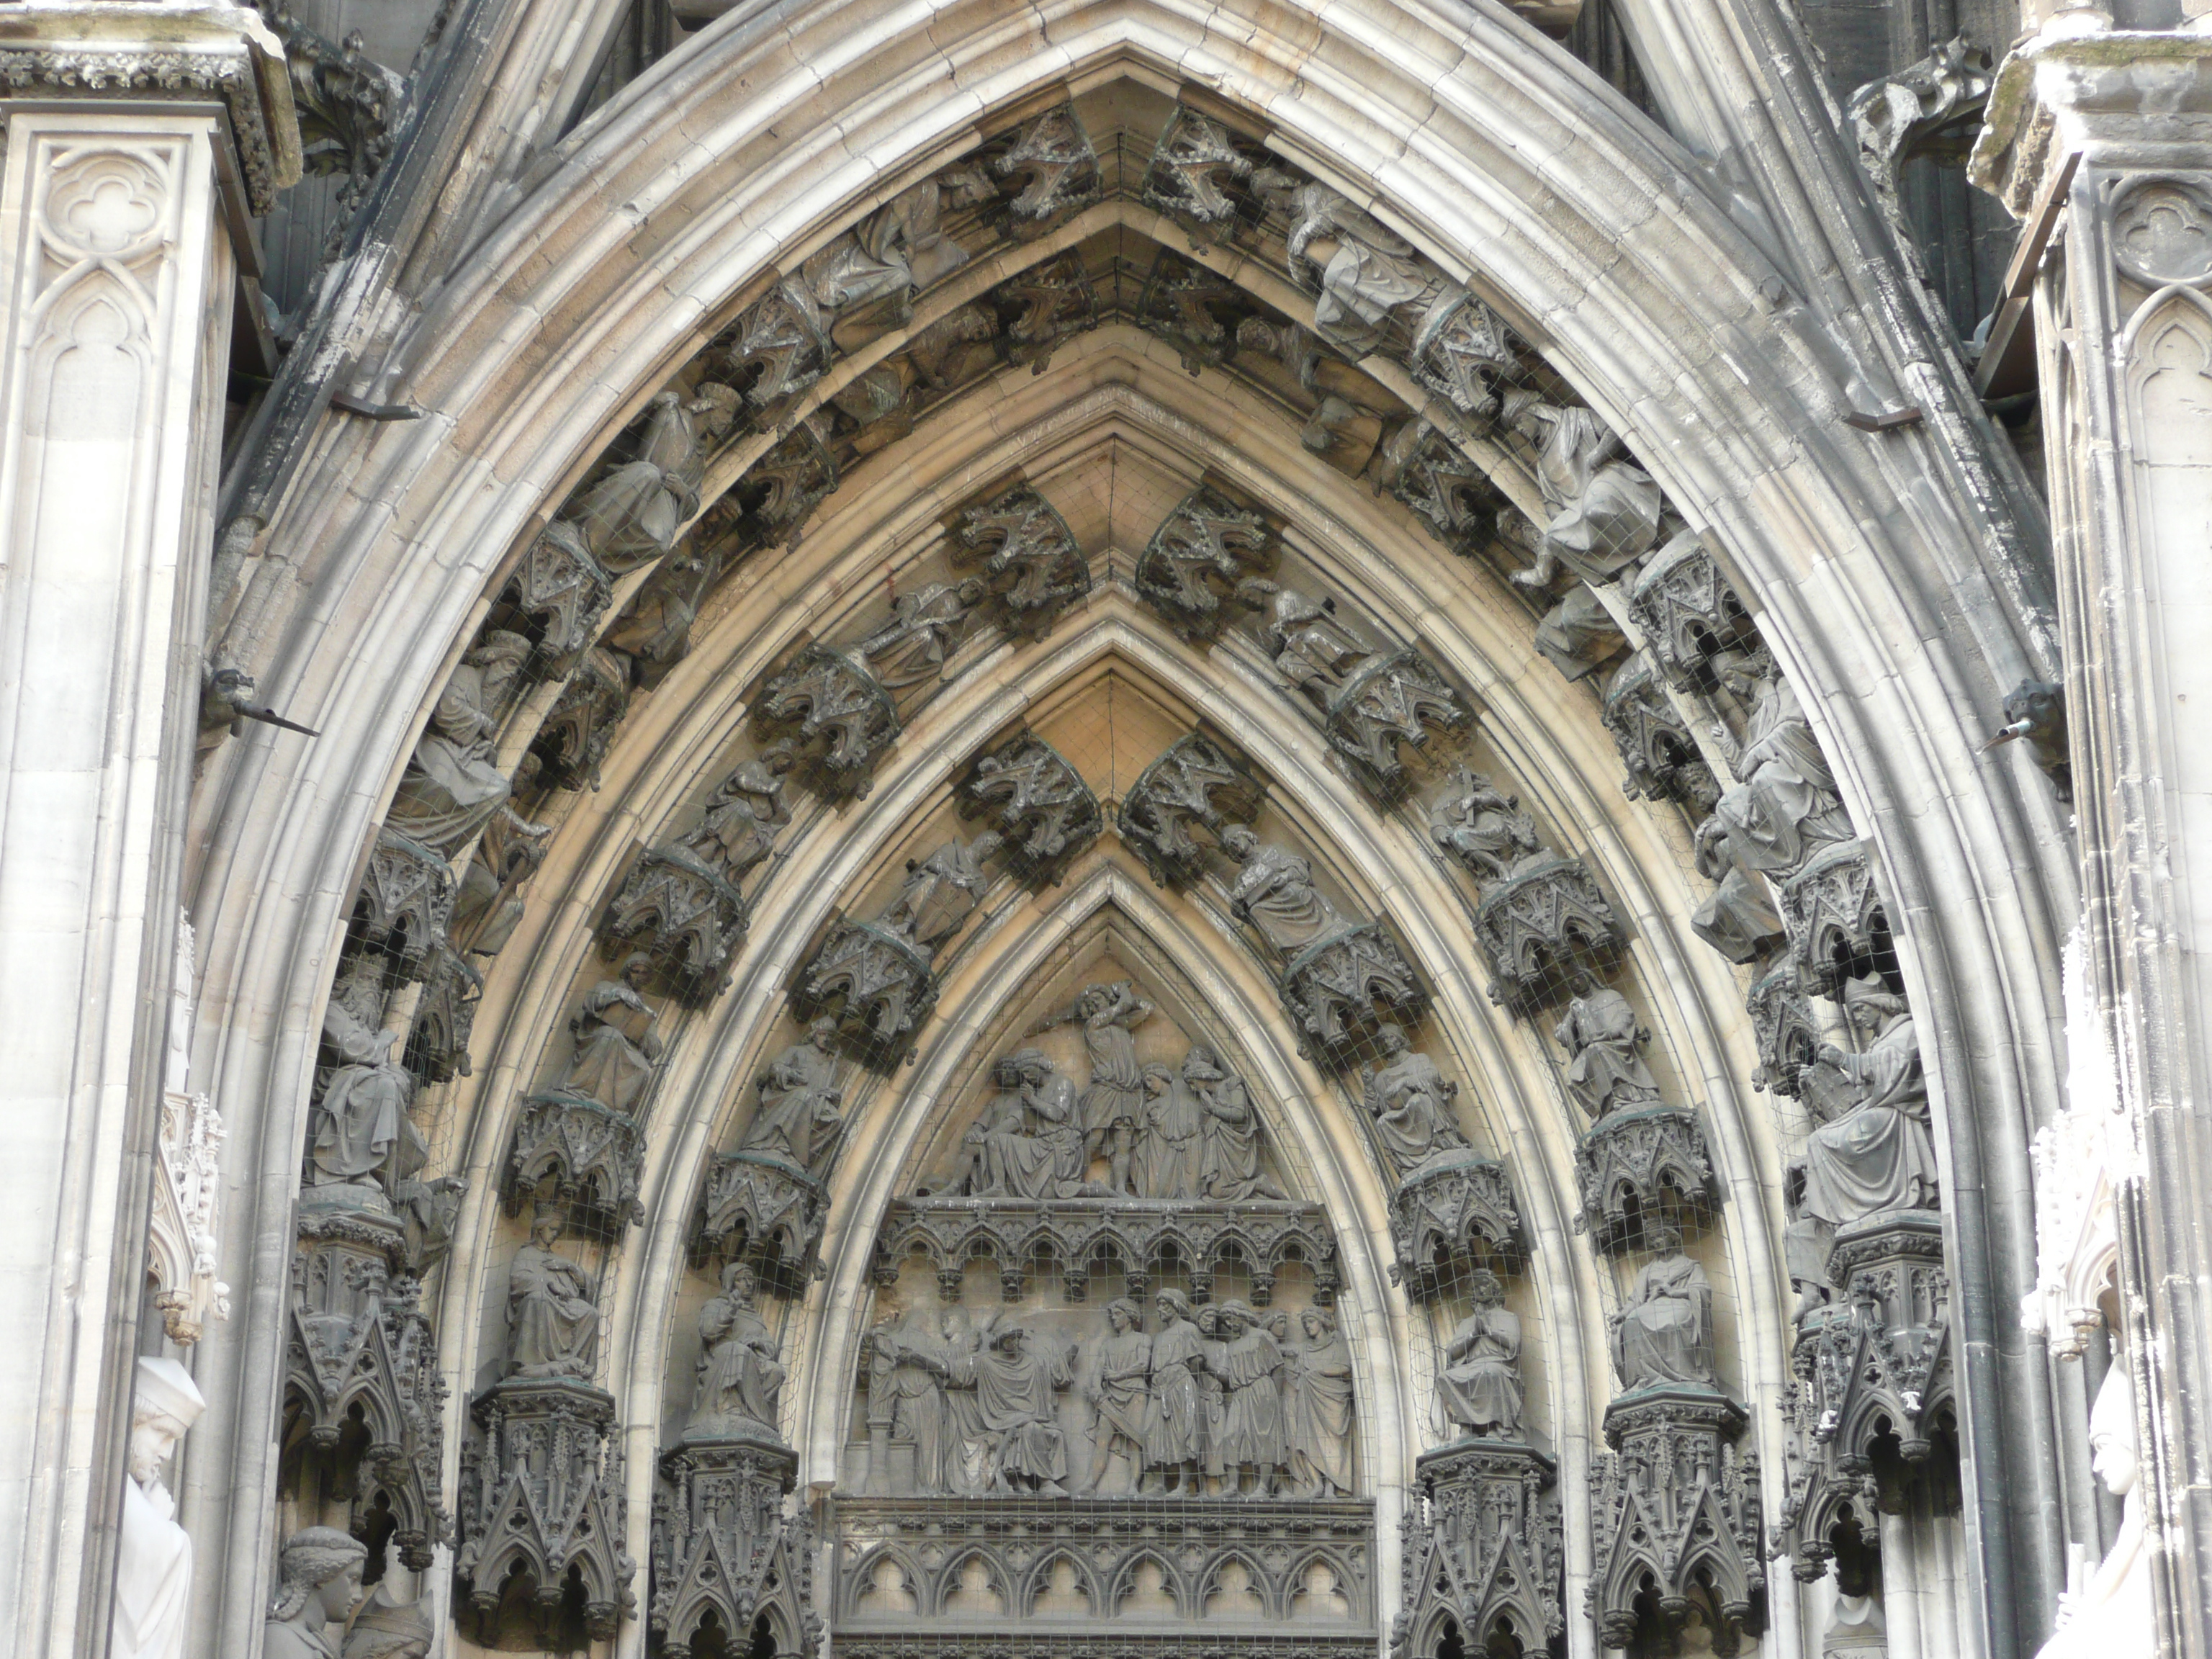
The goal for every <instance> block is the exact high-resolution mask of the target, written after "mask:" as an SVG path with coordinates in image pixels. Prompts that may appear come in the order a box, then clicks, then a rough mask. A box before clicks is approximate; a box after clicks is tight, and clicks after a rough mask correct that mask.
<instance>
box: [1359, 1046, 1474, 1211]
mask: <svg viewBox="0 0 2212 1659" xmlns="http://www.w3.org/2000/svg"><path fill="white" fill-rule="evenodd" d="M1375 1038H1376V1042H1377V1043H1378V1044H1380V1045H1381V1047H1382V1049H1383V1059H1382V1061H1381V1063H1380V1064H1378V1065H1374V1066H1366V1067H1364V1068H1363V1069H1362V1071H1361V1073H1360V1094H1361V1103H1362V1104H1364V1106H1365V1107H1366V1109H1367V1110H1368V1112H1369V1113H1370V1115H1372V1116H1373V1118H1374V1120H1375V1139H1376V1141H1377V1142H1378V1143H1379V1144H1380V1145H1381V1146H1382V1148H1383V1152H1386V1153H1387V1154H1388V1155H1389V1158H1390V1161H1391V1162H1392V1163H1393V1164H1396V1165H1397V1167H1398V1172H1399V1173H1400V1174H1401V1175H1410V1174H1412V1173H1413V1171H1414V1170H1417V1169H1419V1168H1420V1167H1421V1166H1423V1165H1424V1164H1429V1163H1431V1162H1443V1161H1446V1160H1448V1159H1449V1158H1450V1157H1451V1156H1452V1155H1453V1154H1455V1153H1460V1152H1467V1151H1468V1150H1469V1147H1468V1139H1467V1136H1466V1135H1465V1134H1464V1133H1462V1131H1461V1129H1460V1127H1459V1122H1458V1121H1457V1120H1456V1119H1455V1117H1454V1116H1453V1115H1452V1109H1451V1098H1452V1097H1453V1096H1454V1095H1455V1094H1457V1093H1458V1092H1459V1085H1458V1084H1456V1083H1454V1082H1452V1081H1450V1080H1449V1079H1447V1078H1446V1077H1445V1076H1444V1075H1443V1073H1441V1072H1440V1071H1438V1070H1437V1063H1436V1061H1434V1060H1431V1059H1430V1058H1429V1057H1428V1056H1427V1055H1426V1054H1422V1053H1421V1052H1420V1051H1419V1050H1418V1049H1416V1048H1414V1047H1413V1045H1412V1044H1411V1043H1410V1042H1407V1039H1406V1032H1405V1028H1404V1027H1403V1026H1401V1025H1397V1024H1383V1025H1382V1026H1379V1027H1378V1028H1376V1033H1375Z"/></svg>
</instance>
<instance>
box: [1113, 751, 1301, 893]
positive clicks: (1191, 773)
mask: <svg viewBox="0 0 2212 1659" xmlns="http://www.w3.org/2000/svg"><path fill="white" fill-rule="evenodd" d="M1265 799H1267V786H1266V785H1265V784H1263V783H1261V781H1260V780H1259V779H1258V778H1256V777H1255V776H1254V775H1253V774H1252V772H1251V770H1250V769H1249V768H1248V767H1247V766H1246V765H1245V763H1244V762H1243V758H1242V757H1240V756H1238V755H1237V754H1235V753H1233V752H1232V751H1231V750H1229V749H1228V748H1227V747H1225V745H1223V744H1219V743H1217V742H1215V741H1214V740H1213V739H1212V738H1209V737H1207V736H1206V734H1205V733H1204V732H1192V733H1190V734H1189V735H1188V737H1183V738H1177V739H1176V741H1175V742H1174V743H1172V744H1170V745H1169V746H1168V747H1167V748H1166V749H1164V750H1162V751H1161V753H1160V757H1159V758H1158V760H1156V761H1154V762H1153V763H1152V764H1151V765H1150V766H1147V767H1146V769H1144V770H1143V771H1142V772H1140V773H1139V774H1138V775H1137V781H1136V782H1134V783H1133V784H1132V785H1130V787H1129V793H1127V794H1126V795H1124V796H1122V798H1121V812H1120V814H1119V822H1120V828H1121V839H1122V840H1123V841H1125V842H1127V843H1128V844H1129V845H1130V847H1131V848H1133V849H1134V851H1135V852H1136V854H1137V856H1138V857H1139V858H1141V859H1142V860H1144V861H1145V866H1146V868H1147V869H1149V870H1150V871H1151V872H1152V879H1153V880H1154V881H1156V882H1158V883H1159V884H1161V885H1162V886H1168V885H1174V886H1178V887H1181V886H1188V884H1191V883H1192V882H1194V881H1196V880H1198V879H1199V878H1201V877H1202V876H1204V875H1205V873H1206V849H1205V848H1204V847H1203V846H1202V845H1201V844H1200V842H1196V841H1194V840H1193V839H1192V837H1191V833H1190V827H1191V825H1193V824H1199V825H1200V826H1202V827H1203V828H1204V829H1206V832H1207V833H1208V834H1209V835H1211V836H1213V837H1214V839H1215V840H1216V841H1218V840H1219V839H1220V837H1221V836H1222V834H1223V833H1224V832H1225V830H1226V829H1228V828H1229V826H1230V825H1231V824H1232V823H1251V822H1252V820H1253V819H1254V818H1255V817H1259V816H1260V806H1261V802H1262V801H1264V800H1265Z"/></svg>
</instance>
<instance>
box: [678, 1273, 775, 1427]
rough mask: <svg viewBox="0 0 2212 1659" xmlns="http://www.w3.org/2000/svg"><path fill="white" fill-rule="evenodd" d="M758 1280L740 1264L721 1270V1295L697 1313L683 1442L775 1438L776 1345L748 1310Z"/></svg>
mask: <svg viewBox="0 0 2212 1659" xmlns="http://www.w3.org/2000/svg"><path fill="white" fill-rule="evenodd" d="M759 1283H760V1281H759V1279H758V1277H757V1275H756V1274H755V1273H754V1272H753V1270H752V1269H751V1268H750V1267H748V1266H746V1265H745V1263H744V1262H742V1261H732V1263H730V1265H729V1266H728V1267H725V1268H724V1269H723V1270H722V1293H721V1294H720V1296H718V1297H714V1299H713V1300H712V1301H710V1302H708V1304H707V1305H706V1306H705V1307H704V1308H702V1309H701V1310H699V1347H700V1354H699V1388H698V1392H697V1394H696V1395H695V1396H694V1398H693V1400H692V1403H691V1421H690V1424H689V1425H687V1426H686V1427H685V1429H684V1438H685V1439H687V1440H697V1439H706V1438H708V1437H714V1436H720V1435H727V1434H731V1433H733V1432H744V1431H765V1432H766V1434H767V1435H768V1436H769V1437H770V1438H771V1439H773V1438H774V1437H775V1434H776V1414H777V1407H778V1406H779V1404H780V1402H781V1399H782V1395H783V1379H784V1367H783V1361H782V1345H781V1344H780V1343H779V1342H778V1341H777V1340H776V1339H775V1332H773V1331H771V1330H770V1329H769V1328H768V1322H766V1321H765V1320H763V1318H762V1317H761V1316H760V1315H759V1313H758V1312H757V1311H756V1310H755V1309H754V1307H753V1299H754V1297H755V1294H756V1293H757V1290H758V1288H759Z"/></svg>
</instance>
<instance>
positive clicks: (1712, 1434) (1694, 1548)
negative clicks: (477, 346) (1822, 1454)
mask: <svg viewBox="0 0 2212 1659" xmlns="http://www.w3.org/2000/svg"><path fill="white" fill-rule="evenodd" d="M1649 1237H1650V1243H1651V1244H1652V1246H1653V1247H1654V1249H1655V1251H1656V1254H1655V1255H1654V1256H1653V1258H1652V1260H1651V1261H1649V1262H1647V1263H1645V1264H1644V1268H1643V1270H1642V1271H1641V1272H1639V1273H1638V1274H1637V1276H1636V1281H1635V1284H1634V1285H1633V1286H1632V1289H1631V1290H1630V1291H1629V1293H1628V1298H1627V1301H1626V1305H1624V1306H1623V1307H1622V1308H1621V1310H1620V1311H1619V1312H1618V1313H1616V1314H1615V1315H1613V1338H1612V1346H1613V1369H1614V1370H1615V1371H1616V1372H1617V1373H1618V1374H1619V1376H1620V1381H1621V1384H1622V1388H1623V1392H1622V1393H1621V1394H1620V1395H1618V1396H1617V1397H1616V1398H1615V1399H1614V1401H1613V1403H1612V1404H1611V1405H1610V1406H1608V1407H1607V1408H1606V1413H1605V1437H1606V1440H1607V1443H1609V1444H1610V1445H1611V1446H1612V1447H1613V1450H1612V1452H1610V1453H1609V1454H1606V1455H1601V1457H1600V1458H1598V1459H1597V1460H1596V1462H1595V1464H1594V1465H1593V1467H1592V1468H1591V1470H1590V1498H1591V1504H1590V1508H1591V1524H1592V1528H1593V1530H1594V1534H1595V1537H1594V1542H1595V1546H1596V1551H1595V1560H1594V1563H1593V1571H1592V1575H1591V1581H1590V1586H1589V1611H1590V1613H1591V1615H1592V1617H1593V1618H1594V1619H1595V1620H1596V1623H1597V1633H1598V1642H1599V1644H1600V1645H1601V1646H1602V1647H1608V1648H1630V1647H1634V1646H1636V1645H1637V1644H1639V1643H1643V1642H1654V1641H1660V1640H1672V1639H1674V1638H1677V1637H1679V1635H1680V1632H1682V1631H1683V1629H1684V1628H1685V1627H1686V1626H1687V1625H1688V1623H1689V1621H1690V1620H1691V1619H1692V1617H1695V1618H1696V1619H1697V1620H1699V1622H1700V1623H1702V1624H1703V1625H1704V1626H1705V1631H1706V1632H1708V1634H1709V1636H1710V1638H1711V1645H1712V1649H1713V1651H1714V1652H1715V1653H1718V1654H1734V1653H1735V1652H1737V1651H1739V1650H1740V1649H1741V1644H1742V1640H1743V1638H1745V1637H1747V1636H1753V1637H1755V1636H1757V1635H1759V1633H1760V1632H1762V1631H1764V1630H1765V1626H1766V1571H1765V1566H1764V1565H1762V1564H1761V1558H1760V1544H1761V1539H1760V1536H1759V1530H1760V1528H1759V1460H1758V1457H1757V1455H1756V1454H1754V1453H1751V1452H1745V1453H1742V1454H1741V1455H1739V1454H1738V1452H1737V1451H1736V1449H1735V1441H1736V1439H1737V1437H1739V1436H1740V1435H1741V1433H1742V1431H1743V1428H1744V1425H1745V1423H1746V1422H1747V1417H1746V1414H1745V1413H1744V1410H1743V1407H1741V1406H1739V1405H1737V1404H1736V1403H1735V1401H1733V1400H1731V1399H1729V1397H1728V1395H1726V1394H1724V1393H1723V1391H1722V1390H1721V1388H1720V1385H1719V1383H1718V1381H1717V1377H1716V1376H1715V1374H1714V1370H1713V1322H1712V1284H1711V1280H1710V1279H1707V1278H1706V1277H1705V1269H1704V1268H1703V1267H1699V1265H1698V1264H1697V1263H1696V1262H1695V1261H1692V1260H1691V1259H1690V1258H1689V1257H1688V1256H1686V1255H1684V1254H1683V1253H1682V1248H1681V1237H1680V1234H1678V1233H1675V1232H1674V1231H1672V1230H1671V1229H1670V1228H1667V1227H1664V1226H1659V1227H1654V1228H1653V1229H1651V1230H1650V1236H1649Z"/></svg>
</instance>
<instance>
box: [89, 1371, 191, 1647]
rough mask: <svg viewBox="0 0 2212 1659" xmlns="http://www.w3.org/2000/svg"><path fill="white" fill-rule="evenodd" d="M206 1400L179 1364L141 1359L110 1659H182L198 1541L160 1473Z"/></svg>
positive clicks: (117, 1556) (118, 1553)
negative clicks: (181, 1523)
mask: <svg viewBox="0 0 2212 1659" xmlns="http://www.w3.org/2000/svg"><path fill="white" fill-rule="evenodd" d="M206 1409H207V1401H204V1400H203V1399H202V1398H201V1397H200V1391H199V1389H197V1388H196V1387H195V1386H193V1383H192V1379H191V1373H190V1372H188V1371H186V1370H185V1368H184V1367H183V1366H182V1365H179V1364H177V1362H176V1361H175V1360H173V1359H143V1358H142V1359H141V1360H139V1362H138V1384H137V1389H136V1391H135V1392H134V1393H133V1394H132V1395H131V1452H130V1470H131V1474H130V1478H129V1479H128V1480H125V1481H124V1483H123V1527H122V1534H121V1536H120V1537H119V1538H118V1540H117V1542H116V1549H115V1613H114V1622H113V1624H112V1626H110V1631H111V1634H110V1635H109V1638H108V1643H107V1651H108V1653H109V1654H110V1655H111V1656H112V1659H184V1652H185V1631H186V1630H187V1629H188V1628H189V1625H188V1623H187V1617H186V1616H187V1614H188V1613H190V1612H191V1589H192V1541H191V1538H190V1537H188V1536H187V1535H186V1534H185V1529H184V1528H182V1527H180V1526H179V1525H178V1524H177V1520H176V1515H177V1500H176V1499H175V1498H172V1497H171V1496H170V1495H169V1489H168V1487H167V1486H164V1485H162V1483H161V1466H162V1464H164V1463H166V1462H168V1458H169V1453H170V1452H171V1451H172V1450H173V1449H174V1448H175V1446H176V1443H177V1442H179V1440H181V1439H183V1438H184V1437H185V1431H186V1430H187V1429H189V1428H191V1425H192V1421H193V1419H195V1418H197V1417H198V1416H199V1414H200V1413H202V1412H203V1411H204V1410H206Z"/></svg>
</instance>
